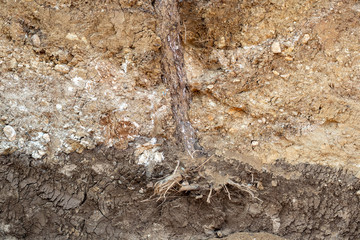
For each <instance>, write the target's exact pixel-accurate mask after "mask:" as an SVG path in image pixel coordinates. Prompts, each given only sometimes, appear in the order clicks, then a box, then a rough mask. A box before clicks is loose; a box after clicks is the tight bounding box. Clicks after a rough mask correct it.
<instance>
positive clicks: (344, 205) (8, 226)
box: [0, 146, 360, 239]
mask: <svg viewBox="0 0 360 240" xmlns="http://www.w3.org/2000/svg"><path fill="white" fill-rule="evenodd" d="M163 148H164V149H163V150H164V152H165V155H166V157H167V158H169V159H173V161H169V165H162V166H158V167H155V169H154V172H153V174H152V176H151V177H146V174H145V172H146V169H145V168H144V167H143V166H140V165H137V164H136V163H135V158H134V156H133V152H132V150H131V149H129V150H123V151H119V150H115V149H108V148H101V147H98V148H96V149H94V150H88V151H85V152H84V153H82V154H77V153H74V154H71V155H63V156H62V157H61V158H62V161H63V162H64V165H63V166H62V167H61V166H50V165H46V164H40V163H39V162H37V161H36V160H34V159H31V158H29V157H28V156H27V155H21V154H13V155H9V156H1V158H0V164H1V165H0V166H1V167H0V181H1V184H0V194H1V195H0V196H1V197H0V199H1V200H0V209H1V211H0V219H1V222H0V237H1V238H2V239H209V238H214V237H215V238H218V237H226V236H227V235H229V234H231V233H235V232H268V233H273V234H275V235H278V236H282V237H284V238H285V239H358V238H359V237H360V229H359V221H360V217H359V216H360V215H359V209H360V206H359V195H358V194H356V193H357V190H358V189H359V188H360V183H359V182H358V181H357V179H356V178H355V177H354V176H352V175H351V174H350V173H348V172H346V171H344V170H334V169H333V168H328V167H323V166H316V165H309V164H299V165H295V166H293V165H288V164H286V163H284V162H282V161H281V160H279V161H278V162H277V163H276V164H275V165H274V166H272V169H271V171H262V172H259V171H257V170H255V169H253V168H251V167H250V166H249V165H243V164H240V163H232V161H223V160H221V159H216V158H215V159H214V160H213V161H209V162H207V163H206V164H205V165H204V168H206V169H213V170H216V171H217V172H218V173H219V174H222V173H225V172H226V173H227V174H229V175H231V176H232V177H234V178H235V179H236V180H237V181H242V182H244V183H248V184H249V186H253V187H254V188H256V192H257V196H258V197H259V198H260V199H261V200H262V201H263V202H262V203H261V202H259V201H257V200H255V199H253V198H252V197H250V196H249V194H248V193H246V192H242V191H239V190H238V189H237V188H234V187H232V186H228V190H229V192H230V194H231V200H230V199H229V198H228V194H227V193H226V192H225V190H224V189H221V190H219V191H217V192H216V191H214V192H213V194H212V196H211V202H210V203H207V202H206V196H207V195H208V191H204V190H202V191H191V192H176V191H169V194H168V196H167V198H166V201H156V200H157V197H156V198H154V197H152V195H153V185H154V183H155V182H157V181H158V180H159V179H162V178H163V177H165V176H168V175H169V174H171V172H172V171H173V170H174V168H175V166H176V162H177V160H179V159H180V158H179V157H176V155H175V154H174V151H173V148H171V146H167V147H163ZM215 163H216V164H215ZM69 166H71V167H69ZM276 172H277V173H281V172H286V173H287V174H288V175H287V177H281V176H280V175H281V174H278V175H276V174H274V173H276ZM188 181H189V182H190V183H191V182H194V181H203V179H201V176H198V178H197V179H195V178H194V179H189V180H188ZM255 182H256V183H257V184H255ZM259 183H260V185H259ZM259 186H260V187H259ZM202 196H203V197H202ZM275 235H273V237H274V239H277V238H276V236H275ZM241 236H242V237H243V238H241ZM251 236H253V235H251ZM264 236H265V237H264ZM264 236H263V237H264V239H270V237H269V238H266V235H264ZM237 237H239V238H237ZM247 237H249V236H247ZM258 237H259V238H260V237H261V236H258ZM228 239H246V238H245V235H241V234H239V235H233V236H232V238H231V236H230V237H229V238H228ZM260 239H261V238H260Z"/></svg>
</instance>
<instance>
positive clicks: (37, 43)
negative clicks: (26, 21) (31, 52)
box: [31, 34, 41, 47]
mask: <svg viewBox="0 0 360 240" xmlns="http://www.w3.org/2000/svg"><path fill="white" fill-rule="evenodd" d="M31 41H32V44H33V45H34V47H40V45H41V41H40V38H39V36H38V35H36V34H34V35H33V36H32V37H31Z"/></svg>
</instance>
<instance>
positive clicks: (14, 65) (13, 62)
mask: <svg viewBox="0 0 360 240" xmlns="http://www.w3.org/2000/svg"><path fill="white" fill-rule="evenodd" d="M17 67H18V63H17V61H16V59H15V58H12V59H11V60H10V61H9V69H11V70H13V69H16V68H17Z"/></svg>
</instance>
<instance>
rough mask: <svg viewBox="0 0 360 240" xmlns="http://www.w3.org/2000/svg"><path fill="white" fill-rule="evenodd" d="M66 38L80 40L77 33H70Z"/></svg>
mask: <svg viewBox="0 0 360 240" xmlns="http://www.w3.org/2000/svg"><path fill="white" fill-rule="evenodd" d="M65 38H66V39H68V40H71V41H75V40H80V39H79V37H78V36H77V35H76V34H75V33H68V34H67V35H66V37H65Z"/></svg>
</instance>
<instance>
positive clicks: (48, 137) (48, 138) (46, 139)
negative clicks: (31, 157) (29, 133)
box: [42, 133, 50, 143]
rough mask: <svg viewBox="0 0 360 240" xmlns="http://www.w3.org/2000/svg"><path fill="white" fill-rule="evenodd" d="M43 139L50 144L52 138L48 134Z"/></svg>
mask: <svg viewBox="0 0 360 240" xmlns="http://www.w3.org/2000/svg"><path fill="white" fill-rule="evenodd" d="M42 138H43V139H44V140H45V142H47V143H48V142H50V136H49V134H47V133H45V134H44V135H43V136H42Z"/></svg>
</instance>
